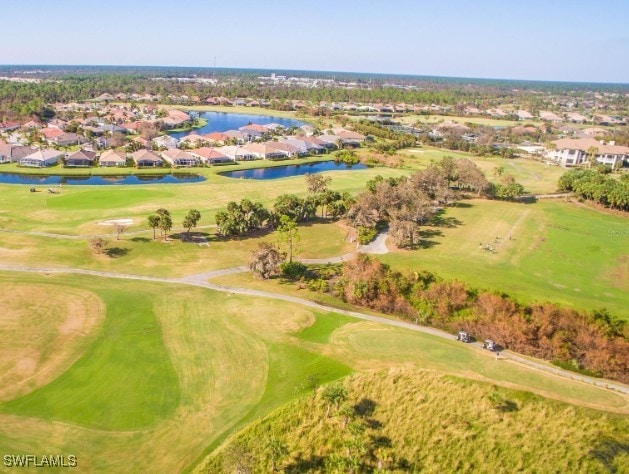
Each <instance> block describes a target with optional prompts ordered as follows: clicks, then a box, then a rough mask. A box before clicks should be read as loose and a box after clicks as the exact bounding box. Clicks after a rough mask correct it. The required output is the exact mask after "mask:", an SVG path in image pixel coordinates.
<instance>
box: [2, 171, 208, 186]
mask: <svg viewBox="0 0 629 474" xmlns="http://www.w3.org/2000/svg"><path fill="white" fill-rule="evenodd" d="M205 179H206V178H205V177H204V176H199V175H197V174H183V173H182V174H175V175H173V174H164V175H143V174H141V175H124V176H60V175H37V174H19V173H0V183H5V184H30V185H33V186H34V185H39V186H47V185H55V184H67V185H76V184H79V185H81V184H83V185H93V186H103V185H112V184H162V183H163V184H181V183H199V182H201V181H205Z"/></svg>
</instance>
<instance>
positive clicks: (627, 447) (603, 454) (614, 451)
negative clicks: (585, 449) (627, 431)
mask: <svg viewBox="0 0 629 474" xmlns="http://www.w3.org/2000/svg"><path fill="white" fill-rule="evenodd" d="M589 454H590V455H592V456H594V457H595V458H596V459H598V460H599V461H601V462H602V463H603V465H604V466H605V468H606V469H607V470H608V471H609V472H614V473H615V472H619V471H618V467H617V466H615V465H614V464H615V463H614V461H615V460H616V458H617V457H619V456H627V454H629V443H623V442H622V441H619V440H617V439H613V438H605V439H602V440H600V441H598V442H597V443H596V444H595V445H594V447H593V448H592V449H591V450H590V453H589Z"/></svg>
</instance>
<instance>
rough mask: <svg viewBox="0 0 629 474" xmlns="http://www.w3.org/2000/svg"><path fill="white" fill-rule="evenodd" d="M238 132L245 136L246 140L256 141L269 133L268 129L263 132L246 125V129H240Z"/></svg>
mask: <svg viewBox="0 0 629 474" xmlns="http://www.w3.org/2000/svg"><path fill="white" fill-rule="evenodd" d="M238 130H239V131H240V132H241V133H243V134H244V135H245V140H256V139H258V138H262V137H263V136H264V135H265V134H267V133H268V132H269V131H268V130H267V129H266V128H265V129H264V131H262V130H260V129H259V128H258V127H255V126H254V125H245V126H244V127H240V128H239V129H238Z"/></svg>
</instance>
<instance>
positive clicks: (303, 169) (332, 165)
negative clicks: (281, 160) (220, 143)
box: [220, 161, 367, 179]
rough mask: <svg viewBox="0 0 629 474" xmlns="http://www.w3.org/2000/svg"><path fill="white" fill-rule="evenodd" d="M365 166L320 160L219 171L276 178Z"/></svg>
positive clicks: (235, 175) (251, 176)
mask: <svg viewBox="0 0 629 474" xmlns="http://www.w3.org/2000/svg"><path fill="white" fill-rule="evenodd" d="M365 168H367V167H366V166H365V165H363V164H362V163H358V164H356V165H346V164H345V163H336V162H334V161H321V162H319V163H305V164H303V165H285V166H274V167H272V168H252V169H248V170H239V171H227V172H225V173H220V174H221V176H227V177H228V178H246V179H278V178H288V177H290V176H302V175H304V174H312V173H321V172H323V171H343V170H363V169H365Z"/></svg>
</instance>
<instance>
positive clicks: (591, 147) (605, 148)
mask: <svg viewBox="0 0 629 474" xmlns="http://www.w3.org/2000/svg"><path fill="white" fill-rule="evenodd" d="M552 143H554V144H555V149H554V150H552V151H549V152H547V153H546V157H547V158H548V159H550V160H552V161H554V162H556V163H558V164H560V165H561V166H578V165H581V164H583V163H585V162H586V161H588V160H589V159H590V155H594V157H595V159H596V161H597V162H598V163H601V164H605V165H610V166H612V167H614V166H616V165H617V164H619V163H620V166H622V165H624V164H625V163H629V147H626V146H619V145H615V144H614V143H613V142H612V143H609V144H607V143H605V142H602V141H601V142H599V141H597V140H595V139H593V138H564V139H561V140H555V141H554V142H552Z"/></svg>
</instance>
